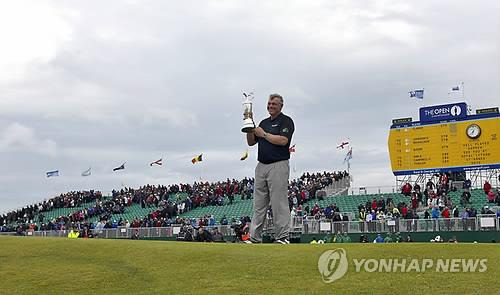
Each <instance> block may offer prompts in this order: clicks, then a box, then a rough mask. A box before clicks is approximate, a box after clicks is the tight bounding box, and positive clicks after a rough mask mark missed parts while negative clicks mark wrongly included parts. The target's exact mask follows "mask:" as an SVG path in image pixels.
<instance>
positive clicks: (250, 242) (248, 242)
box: [243, 240, 253, 244]
mask: <svg viewBox="0 0 500 295" xmlns="http://www.w3.org/2000/svg"><path fill="white" fill-rule="evenodd" d="M243 243H245V244H253V243H252V241H250V240H246V241H243Z"/></svg>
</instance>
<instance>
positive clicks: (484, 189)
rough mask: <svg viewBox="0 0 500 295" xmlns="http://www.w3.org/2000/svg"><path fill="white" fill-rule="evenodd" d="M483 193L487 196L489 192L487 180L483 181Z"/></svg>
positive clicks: (489, 186) (489, 185) (489, 187)
mask: <svg viewBox="0 0 500 295" xmlns="http://www.w3.org/2000/svg"><path fill="white" fill-rule="evenodd" d="M483 191H484V193H485V194H488V193H489V192H490V191H491V184H490V183H489V182H488V181H487V180H485V181H484V185H483Z"/></svg>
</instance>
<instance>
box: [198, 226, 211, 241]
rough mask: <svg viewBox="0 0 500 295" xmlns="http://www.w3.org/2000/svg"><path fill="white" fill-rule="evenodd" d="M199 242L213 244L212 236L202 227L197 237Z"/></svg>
mask: <svg viewBox="0 0 500 295" xmlns="http://www.w3.org/2000/svg"><path fill="white" fill-rule="evenodd" d="M196 240H197V241H198V242H213V240H212V234H211V233H210V232H209V231H208V230H206V229H205V227H203V226H200V228H199V229H198V235H197V236H196Z"/></svg>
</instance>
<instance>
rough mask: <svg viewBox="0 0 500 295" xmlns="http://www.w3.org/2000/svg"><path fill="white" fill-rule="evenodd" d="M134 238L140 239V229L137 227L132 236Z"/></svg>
mask: <svg viewBox="0 0 500 295" xmlns="http://www.w3.org/2000/svg"><path fill="white" fill-rule="evenodd" d="M130 239H132V240H138V239H139V230H138V229H136V230H135V232H134V234H133V235H132V236H131V237H130Z"/></svg>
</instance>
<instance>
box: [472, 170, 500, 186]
mask: <svg viewBox="0 0 500 295" xmlns="http://www.w3.org/2000/svg"><path fill="white" fill-rule="evenodd" d="M466 174H467V179H470V181H471V183H472V187H476V188H482V187H483V184H484V182H485V181H488V182H489V183H490V184H491V186H492V187H500V179H499V177H500V169H487V170H473V171H467V172H466Z"/></svg>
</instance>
